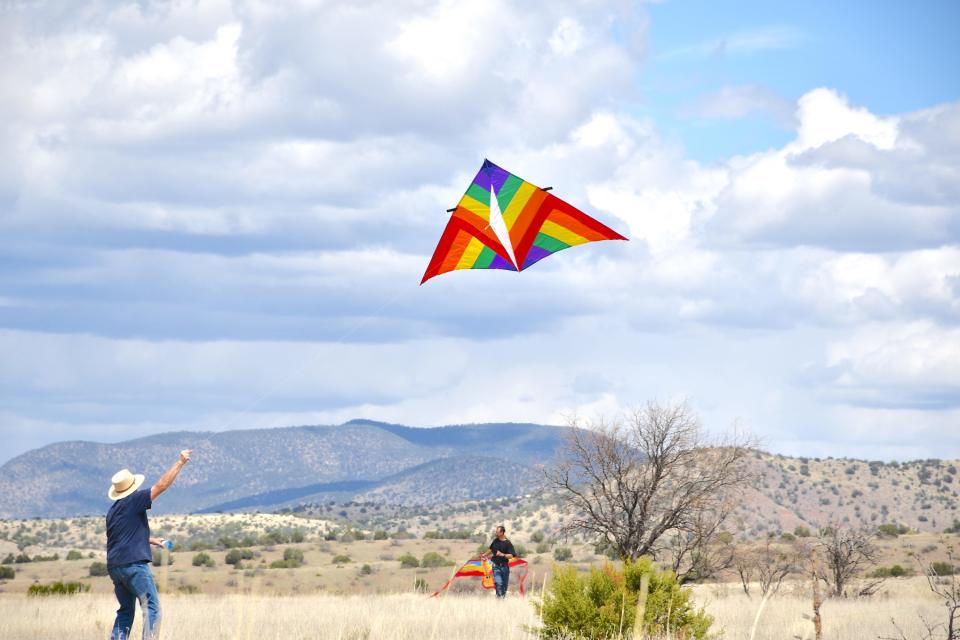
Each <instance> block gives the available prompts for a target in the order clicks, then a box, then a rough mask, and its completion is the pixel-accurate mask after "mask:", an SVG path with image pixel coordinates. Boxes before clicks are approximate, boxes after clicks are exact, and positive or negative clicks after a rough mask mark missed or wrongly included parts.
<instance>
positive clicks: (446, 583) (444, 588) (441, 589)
mask: <svg viewBox="0 0 960 640" xmlns="http://www.w3.org/2000/svg"><path fill="white" fill-rule="evenodd" d="M451 582H453V578H450V579H449V580H447V581H446V582H444V583H443V586H442V587H440V588H439V589H437V590H436V591H434V592H433V593H431V594H430V597H431V598H436V597H437V596H438V595H440V592H441V591H446V590H447V587H449V586H450V583H451ZM521 590H522V589H521Z"/></svg>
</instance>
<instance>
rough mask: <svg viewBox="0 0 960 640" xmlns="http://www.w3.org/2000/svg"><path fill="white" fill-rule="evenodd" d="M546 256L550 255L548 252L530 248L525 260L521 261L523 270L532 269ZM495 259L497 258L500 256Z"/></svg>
mask: <svg viewBox="0 0 960 640" xmlns="http://www.w3.org/2000/svg"><path fill="white" fill-rule="evenodd" d="M548 255H550V252H549V251H547V250H546V249H544V248H543V247H538V246H537V245H532V246H531V247H530V251H529V252H528V253H527V257H526V259H525V260H524V261H523V268H524V269H526V268H527V267H532V266H533V265H535V264H536V263H538V262H540V261H541V260H543V259H544V258H546V257H547V256H548ZM497 257H498V258H499V257H500V256H497Z"/></svg>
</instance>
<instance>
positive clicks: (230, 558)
mask: <svg viewBox="0 0 960 640" xmlns="http://www.w3.org/2000/svg"><path fill="white" fill-rule="evenodd" d="M241 560H253V551H252V550H250V549H230V551H227V555H226V556H224V558H223V562H224V563H225V564H232V565H238V564H240V561H241Z"/></svg>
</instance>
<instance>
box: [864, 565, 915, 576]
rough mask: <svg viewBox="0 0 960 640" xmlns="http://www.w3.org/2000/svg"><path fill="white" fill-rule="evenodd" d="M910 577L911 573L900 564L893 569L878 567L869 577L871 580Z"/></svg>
mask: <svg viewBox="0 0 960 640" xmlns="http://www.w3.org/2000/svg"><path fill="white" fill-rule="evenodd" d="M906 575H910V573H909V572H908V571H907V570H906V569H904V568H903V567H902V566H900V565H899V564H895V565H893V566H892V567H877V568H876V569H874V570H873V571H872V572H870V574H869V575H868V577H870V578H900V577H902V576H906Z"/></svg>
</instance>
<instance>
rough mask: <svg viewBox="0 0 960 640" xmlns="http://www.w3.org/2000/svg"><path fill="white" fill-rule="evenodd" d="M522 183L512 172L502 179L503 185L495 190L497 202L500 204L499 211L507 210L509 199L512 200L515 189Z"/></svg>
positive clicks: (515, 192)
mask: <svg viewBox="0 0 960 640" xmlns="http://www.w3.org/2000/svg"><path fill="white" fill-rule="evenodd" d="M522 184H523V180H522V179H521V178H518V177H517V176H515V175H513V174H510V176H509V177H508V178H507V179H506V180H505V181H504V183H503V186H502V187H500V190H499V191H497V203H499V205H500V211H506V210H507V207H509V206H510V201H511V200H513V196H515V195H517V190H518V189H519V188H520V185H522Z"/></svg>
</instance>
